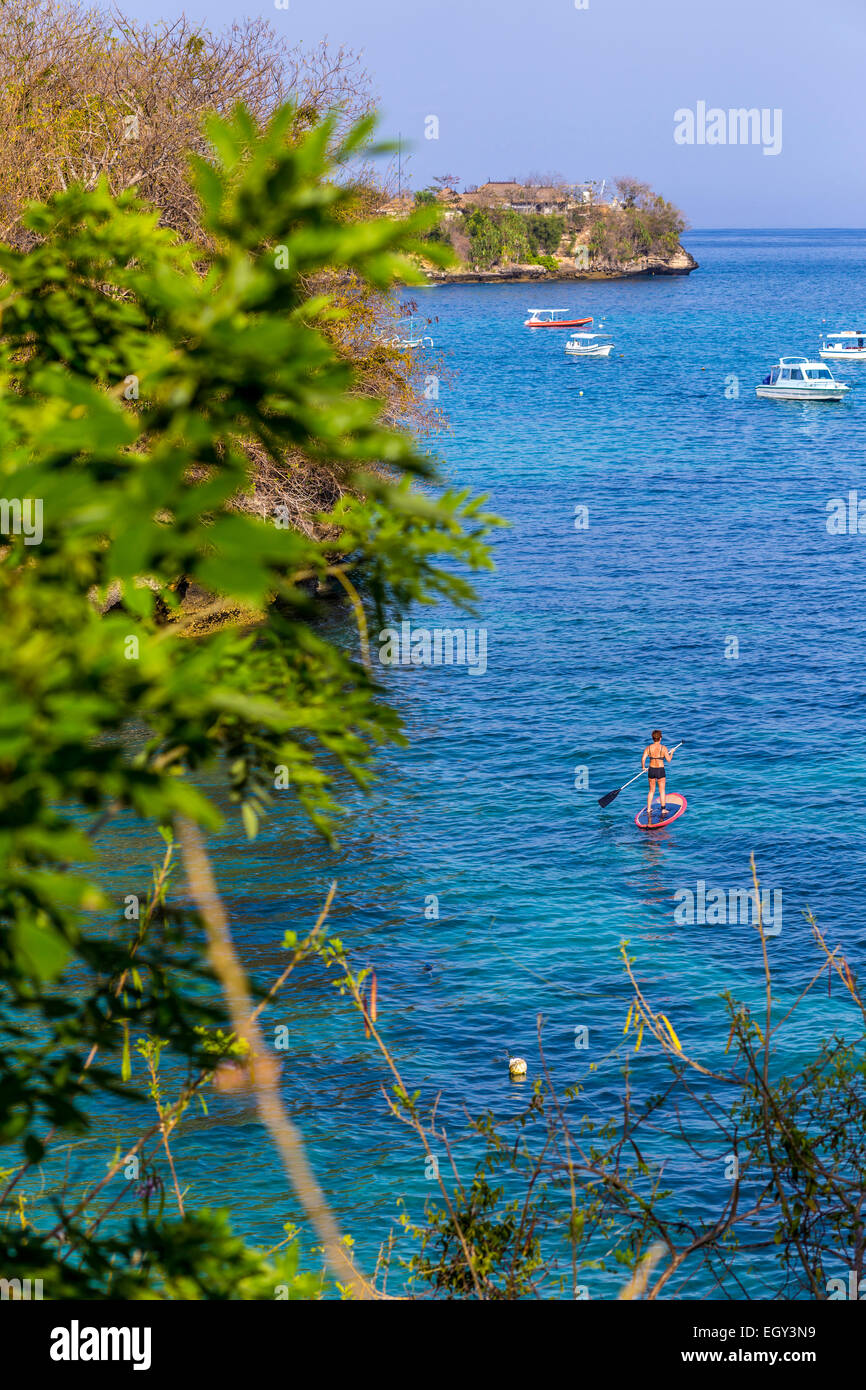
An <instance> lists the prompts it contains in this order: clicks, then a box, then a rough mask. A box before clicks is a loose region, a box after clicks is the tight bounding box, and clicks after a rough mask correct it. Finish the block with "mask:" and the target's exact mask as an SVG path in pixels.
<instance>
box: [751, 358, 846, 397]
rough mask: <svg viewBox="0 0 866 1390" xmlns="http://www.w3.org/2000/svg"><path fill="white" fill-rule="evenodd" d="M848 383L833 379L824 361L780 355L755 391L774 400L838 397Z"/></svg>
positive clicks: (844, 390) (843, 393)
mask: <svg viewBox="0 0 866 1390" xmlns="http://www.w3.org/2000/svg"><path fill="white" fill-rule="evenodd" d="M850 389H851V388H850V386H846V385H845V384H844V382H841V381H837V380H836V378H835V377H834V375H833V373H832V372H831V371H830V368H829V367H828V366H827V364H826V362H811V361H810V360H809V358H808V357H780V358H779V361H778V363H777V364H776V366H775V367H773V368H772V370H771V372H770V374H769V376H765V377H764V380H763V381H762V382H761V384H760V386H756V387H755V394H756V395H757V396H762V397H764V398H765V399H766V400H777V401H841V400H842V397H843V396H844V395H845V394H846V392H848V391H850Z"/></svg>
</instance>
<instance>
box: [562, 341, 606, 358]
mask: <svg viewBox="0 0 866 1390" xmlns="http://www.w3.org/2000/svg"><path fill="white" fill-rule="evenodd" d="M612 348H613V343H608V344H607V345H606V346H605V347H600V348H573V347H567V348H566V349H565V350H566V352H567V353H568V355H569V357H609V356H610V353H611V350H612Z"/></svg>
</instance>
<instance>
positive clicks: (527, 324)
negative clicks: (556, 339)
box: [523, 309, 592, 328]
mask: <svg viewBox="0 0 866 1390" xmlns="http://www.w3.org/2000/svg"><path fill="white" fill-rule="evenodd" d="M567 313H568V310H567V309H530V310H529V318H528V319H525V320H524V323H523V327H524V328H586V326H587V324H590V323H592V319H591V318H588V319H563V318H557V317H556V315H557V314H567Z"/></svg>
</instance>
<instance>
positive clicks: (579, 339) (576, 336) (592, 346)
mask: <svg viewBox="0 0 866 1390" xmlns="http://www.w3.org/2000/svg"><path fill="white" fill-rule="evenodd" d="M612 347H613V339H612V338H610V337H609V336H608V334H607V333H572V335H571V337H570V338H569V340H568V342H567V343H566V345H565V350H566V352H567V353H568V355H569V357H609V356H610V351H611V348H612Z"/></svg>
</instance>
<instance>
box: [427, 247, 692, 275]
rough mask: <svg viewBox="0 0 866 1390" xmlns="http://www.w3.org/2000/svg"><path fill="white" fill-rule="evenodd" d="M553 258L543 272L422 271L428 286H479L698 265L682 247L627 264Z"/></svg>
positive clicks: (525, 268) (522, 268) (666, 271)
mask: <svg viewBox="0 0 866 1390" xmlns="http://www.w3.org/2000/svg"><path fill="white" fill-rule="evenodd" d="M555 259H556V262H557V268H556V270H547V269H546V267H545V266H543V265H506V266H496V267H495V268H494V269H493V270H478V269H476V268H475V267H474V266H471V265H463V266H460V267H459V268H457V269H451V270H437V269H435V268H433V267H425V270H426V272H427V275H428V276H429V279H430V281H431V283H432V284H441V285H452V284H464V285H483V284H498V283H501V282H502V281H509V280H625V279H628V278H629V277H631V276H638V275H690V274H691V272H692V271H693V270H697V269H698V262H697V261H696V260H695V258H694V256H692V255H690V253H689V252H688V251H686V249H685V247H683V246H677V249H676V250H675V251H669V252H664V253H661V252H655V253H653V254H651V255H648V256H637V257H635V258H634V259H633V260H627V261H625V260H616V259H611V258H605V257H598V258H597V259H595V260H592V261H590V263H589V266H586V265H584V264H583V263H581V262H579V261H577V260H575V259H574V257H573V256H556V257H555Z"/></svg>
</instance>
